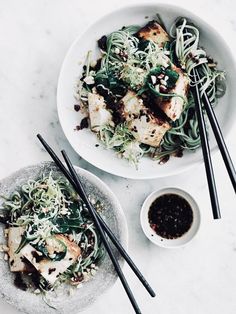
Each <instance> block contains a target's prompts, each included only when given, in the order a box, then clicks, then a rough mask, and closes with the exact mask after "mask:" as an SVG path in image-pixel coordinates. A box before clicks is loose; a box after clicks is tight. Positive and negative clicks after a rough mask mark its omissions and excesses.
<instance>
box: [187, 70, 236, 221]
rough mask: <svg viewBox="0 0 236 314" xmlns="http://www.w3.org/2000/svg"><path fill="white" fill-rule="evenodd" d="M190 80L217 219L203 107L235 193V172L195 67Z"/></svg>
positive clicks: (216, 201)
mask: <svg viewBox="0 0 236 314" xmlns="http://www.w3.org/2000/svg"><path fill="white" fill-rule="evenodd" d="M192 82H193V86H192V92H193V95H194V99H195V108H196V114H197V119H198V125H199V133H200V137H201V145H202V153H203V158H204V163H205V170H206V176H207V182H208V188H209V193H210V199H211V207H212V212H213V217H214V219H219V218H221V215H220V206H219V201H218V195H217V189H216V183H215V177H214V171H213V166H212V160H211V152H210V147H209V142H208V137H207V131H206V123H205V119H204V112H203V109H205V112H206V113H207V116H208V119H209V121H210V125H211V127H212V130H213V133H214V136H215V138H216V142H217V144H218V147H219V149H220V153H221V155H222V158H223V161H224V163H225V166H226V169H227V171H228V174H229V177H230V180H231V183H232V185H233V188H234V191H235V193H236V172H235V168H234V165H233V162H232V160H231V157H230V154H229V151H228V149H227V146H226V144H225V141H224V137H223V134H222V132H221V129H220V126H219V123H218V121H217V118H216V115H215V113H214V110H213V109H212V105H211V103H210V100H209V98H208V96H207V93H206V92H203V93H202V96H200V88H201V87H202V83H201V82H200V75H199V72H198V70H197V67H196V68H193V70H192Z"/></svg>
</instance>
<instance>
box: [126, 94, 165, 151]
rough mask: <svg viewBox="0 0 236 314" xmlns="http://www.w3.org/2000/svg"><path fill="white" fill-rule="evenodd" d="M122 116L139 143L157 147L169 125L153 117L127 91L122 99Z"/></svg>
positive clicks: (141, 102)
mask: <svg viewBox="0 0 236 314" xmlns="http://www.w3.org/2000/svg"><path fill="white" fill-rule="evenodd" d="M122 103H123V108H122V110H123V116H124V117H125V119H126V121H127V122H128V128H129V129H130V130H131V131H132V133H133V135H134V137H135V138H136V139H137V141H139V142H140V143H144V144H147V145H150V146H153V147H158V146H159V145H160V142H161V140H162V138H163V136H164V135H165V133H166V132H167V131H168V130H169V129H170V127H171V126H170V124H169V123H168V122H167V121H164V120H162V119H160V118H157V117H155V116H154V114H153V113H151V112H150V110H149V109H148V108H146V107H145V106H144V104H143V101H142V99H141V98H139V97H138V96H137V95H136V94H135V93H134V92H132V91H128V92H127V94H126V95H125V96H124V97H123V98H122Z"/></svg>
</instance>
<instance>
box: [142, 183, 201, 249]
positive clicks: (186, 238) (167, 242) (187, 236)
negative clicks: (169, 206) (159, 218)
mask: <svg viewBox="0 0 236 314" xmlns="http://www.w3.org/2000/svg"><path fill="white" fill-rule="evenodd" d="M164 194H176V195H179V196H181V197H183V198H184V199H185V200H186V201H187V202H188V203H189V205H190V206H191V208H192V211H193V222H192V224H191V227H190V229H189V230H188V231H187V232H186V233H184V234H183V235H182V236H181V237H179V238H176V239H166V238H163V237H161V236H159V235H158V234H156V232H155V231H154V230H153V229H152V228H151V226H150V224H149V220H148V212H149V209H150V206H151V204H152V203H153V202H154V201H155V200H156V199H157V198H158V197H160V196H161V195H164ZM200 221H201V216H200V210H199V207H198V205H197V203H196V201H195V200H194V199H193V197H192V196H191V195H190V194H188V193H187V192H185V191H183V190H181V189H177V188H164V189H161V190H158V191H155V192H153V193H151V194H150V195H149V196H148V197H147V198H146V200H145V201H144V203H143V206H142V209H141V213H140V222H141V226H142V229H143V232H144V233H145V235H146V237H147V238H148V239H149V240H150V241H152V242H153V243H154V244H156V245H158V246H161V247H164V248H178V247H182V246H184V245H186V244H187V243H188V242H190V241H191V240H192V239H193V238H194V236H195V235H196V233H197V232H198V229H199V226H200Z"/></svg>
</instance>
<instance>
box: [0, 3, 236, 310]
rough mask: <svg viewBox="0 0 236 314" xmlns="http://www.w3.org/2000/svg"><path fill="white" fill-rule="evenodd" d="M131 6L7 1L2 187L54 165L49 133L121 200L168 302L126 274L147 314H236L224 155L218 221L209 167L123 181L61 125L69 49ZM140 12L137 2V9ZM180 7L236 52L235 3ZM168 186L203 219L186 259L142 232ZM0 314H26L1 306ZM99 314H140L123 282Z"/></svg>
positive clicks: (235, 147) (135, 247) (138, 257)
mask: <svg viewBox="0 0 236 314" xmlns="http://www.w3.org/2000/svg"><path fill="white" fill-rule="evenodd" d="M126 2H127V1H124V0H114V1H107V3H106V1H102V0H100V1H97V2H95V1H92V0H87V1H78V0H70V1H66V0H51V1H43V0H42V1H30V0H21V1H17V0H15V1H12V0H8V1H3V0H1V1H0V38H1V40H0V64H1V66H0V98H1V106H0V134H1V135H0V147H1V154H0V177H1V178H3V177H4V176H7V175H9V174H10V173H11V172H12V171H14V170H17V169H18V168H20V167H22V166H25V165H28V164H32V163H36V162H39V161H42V160H47V159H48V156H47V154H46V153H45V152H44V151H43V150H42V148H41V146H40V144H39V142H38V140H37V139H36V133H38V132H41V133H42V135H45V137H46V139H47V140H48V141H49V142H50V144H52V145H53V147H55V148H56V150H57V152H59V150H60V149H61V148H65V149H66V150H67V151H68V152H69V153H70V156H71V157H72V159H73V162H74V163H75V164H80V165H81V166H82V167H84V168H86V169H89V170H90V171H92V172H94V173H95V174H96V175H98V176H99V177H100V178H101V179H102V180H104V181H105V182H106V183H107V184H108V185H109V186H110V187H111V189H112V190H113V191H114V192H115V193H116V195H117V196H118V198H119V199H120V202H121V204H122V206H123V208H124V211H125V214H126V217H127V219H128V224H129V239H130V243H129V246H130V255H132V257H133V258H134V260H135V261H136V263H137V264H138V265H139V266H140V268H141V269H142V270H143V273H144V275H145V276H146V277H147V279H149V281H150V283H151V284H152V285H153V287H154V288H155V290H156V291H157V294H158V296H157V298H156V299H151V298H150V297H149V296H148V295H147V293H146V292H145V290H144V289H143V288H142V286H141V285H140V284H139V282H138V281H137V280H136V279H135V277H134V276H133V275H132V274H131V273H130V272H129V270H128V267H127V268H126V271H125V272H126V274H127V278H128V280H129V281H130V283H131V287H132V288H133V290H134V292H135V296H136V297H137V300H138V302H139V304H140V307H141V309H143V313H145V314H156V313H161V314H189V313H191V314H200V313H201V314H212V313H214V314H221V313H227V314H235V311H236V298H235V284H236V268H235V265H236V208H235V195H234V192H233V189H232V187H231V185H230V181H229V179H228V176H227V174H226V172H225V169H224V166H223V163H222V161H221V158H220V156H219V155H218V154H217V155H215V156H214V157H213V161H214V164H215V173H216V178H217V182H218V184H217V186H218V190H219V197H220V204H221V213H222V216H223V218H222V220H220V221H213V220H212V215H211V209H210V204H209V197H208V192H207V185H206V180H205V173H204V168H203V167H198V168H195V169H192V170H191V171H189V172H187V173H185V174H182V175H178V176H175V177H170V178H163V179H158V180H148V181H135V180H127V179H121V178H118V177H115V176H112V175H109V174H106V173H104V172H102V171H100V170H98V169H96V168H94V167H92V166H90V165H89V164H88V163H86V162H84V161H82V160H79V158H78V157H77V155H76V154H75V153H74V151H73V150H72V148H71V147H70V145H69V144H68V142H67V141H66V139H65V137H64V135H63V132H62V130H61V128H60V126H59V124H58V117H57V113H56V85H57V78H58V74H59V69H60V66H61V63H62V61H63V58H64V56H65V53H66V51H67V49H68V48H69V46H70V44H71V42H72V41H73V40H74V39H75V38H76V37H77V36H78V34H79V33H80V32H81V31H83V30H85V28H86V26H87V25H88V24H90V23H92V22H93V21H94V20H95V19H97V18H99V17H100V16H101V15H102V14H105V13H106V12H108V11H110V10H113V9H115V8H118V7H119V6H121V5H124V4H125V3H126ZM134 2H137V1H130V3H134ZM173 2H174V3H175V4H177V3H179V4H181V5H184V6H186V8H189V9H190V10H192V11H193V12H195V13H196V14H199V15H200V16H202V18H204V19H206V20H207V21H208V22H209V23H210V24H212V25H214V27H215V28H216V29H217V30H218V31H219V32H220V33H221V34H222V35H223V36H224V37H225V39H226V40H227V41H228V43H229V44H230V46H231V47H232V48H233V49H234V51H236V39H235V38H236V17H235V10H236V4H233V1H228V0H218V1H217V0H214V1H213V0H211V1H208V0H199V1H186V0H179V1H177V0H176V1H173ZM232 102H235V99H232ZM235 132H236V127H235V126H234V132H232V133H231V136H230V137H229V138H228V139H227V144H228V147H229V149H230V152H231V156H232V158H233V160H234V162H235V163H236V143H235V135H234V134H235ZM165 186H175V187H180V188H183V189H185V190H187V191H189V192H190V193H191V194H192V195H193V196H194V198H195V199H196V201H197V202H198V204H199V206H200V210H201V214H202V223H201V228H200V230H199V233H198V234H197V236H196V238H195V239H194V240H193V241H192V243H190V244H189V245H187V246H186V247H184V248H181V249H179V250H166V249H161V248H158V247H156V246H155V245H154V244H152V243H151V242H150V241H149V240H148V239H147V238H146V237H145V235H144V234H143V232H142V229H141V226H140V223H139V211H140V208H141V206H142V203H143V201H144V199H145V198H146V197H147V195H148V194H149V193H151V192H152V191H154V190H157V189H160V188H163V187H165ZM78 307H79V306H78ZM0 313H4V314H16V313H17V312H16V311H15V310H14V309H13V308H12V307H10V306H9V305H7V304H5V303H4V302H2V301H0ZM94 313H96V314H121V313H124V314H129V313H133V311H132V308H131V306H130V304H129V301H128V299H127V297H126V296H125V294H124V292H123V289H122V287H121V284H120V283H119V282H117V284H116V285H115V286H114V288H113V289H111V290H110V291H109V293H107V295H106V296H104V297H103V298H101V299H100V300H99V301H98V302H97V303H96V304H95V305H94V306H93V307H92V308H91V309H90V310H89V311H87V312H86V314H94Z"/></svg>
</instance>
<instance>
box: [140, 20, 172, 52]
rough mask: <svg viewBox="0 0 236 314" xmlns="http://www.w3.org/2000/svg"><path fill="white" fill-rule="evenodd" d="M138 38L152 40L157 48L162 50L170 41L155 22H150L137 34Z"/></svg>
mask: <svg viewBox="0 0 236 314" xmlns="http://www.w3.org/2000/svg"><path fill="white" fill-rule="evenodd" d="M137 35H138V37H139V38H142V39H144V40H152V41H154V43H156V44H157V45H158V46H159V47H161V48H163V47H164V45H165V43H166V42H169V41H170V37H169V35H168V34H167V32H166V31H165V30H164V29H163V28H162V27H161V25H160V24H158V23H157V21H151V22H149V23H148V24H147V25H145V26H144V27H143V28H141V29H140V30H139V31H138V33H137Z"/></svg>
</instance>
